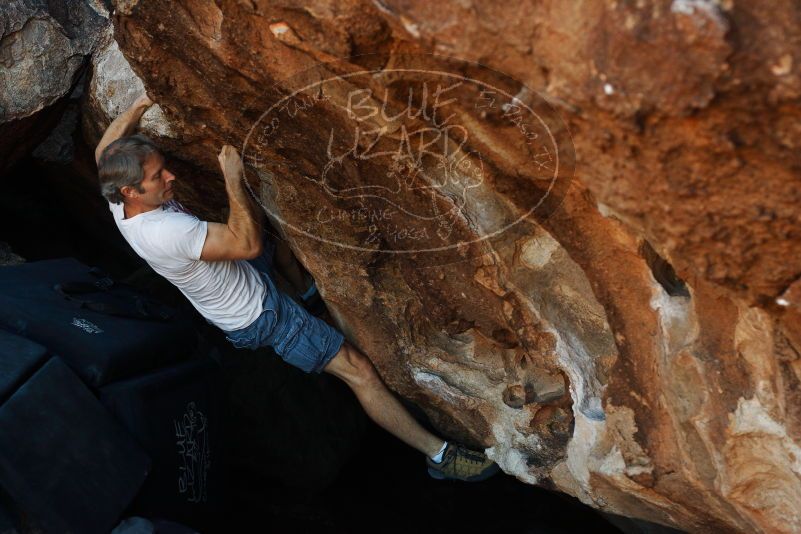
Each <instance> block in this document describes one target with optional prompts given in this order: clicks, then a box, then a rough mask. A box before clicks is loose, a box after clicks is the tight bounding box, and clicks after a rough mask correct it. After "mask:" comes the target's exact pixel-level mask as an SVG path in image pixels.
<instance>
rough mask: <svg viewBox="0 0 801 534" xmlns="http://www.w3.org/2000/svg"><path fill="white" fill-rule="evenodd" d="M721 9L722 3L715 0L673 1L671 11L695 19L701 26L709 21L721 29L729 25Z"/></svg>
mask: <svg viewBox="0 0 801 534" xmlns="http://www.w3.org/2000/svg"><path fill="white" fill-rule="evenodd" d="M720 7H721V6H720V2H718V1H715V0H673V3H672V4H671V5H670V11H671V12H672V13H677V14H681V15H686V16H688V17H693V18H695V19H696V20H697V23H698V24H699V25H700V24H702V23H703V22H704V21H705V20H709V21H712V22H713V23H714V24H716V25H718V26H719V27H721V28H727V27H728V23H727V22H726V18H725V17H724V16H723V14H722V13H721V12H720ZM724 8H725V6H724Z"/></svg>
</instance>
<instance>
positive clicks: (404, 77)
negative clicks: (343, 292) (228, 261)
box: [242, 55, 574, 257]
mask: <svg viewBox="0 0 801 534" xmlns="http://www.w3.org/2000/svg"><path fill="white" fill-rule="evenodd" d="M357 62H358V64H359V65H364V64H371V65H376V67H375V68H370V69H362V68H357ZM273 93H274V94H273ZM265 100H267V101H270V102H272V104H271V105H270V106H269V108H268V109H267V110H266V111H265V112H264V113H263V114H262V115H261V116H260V117H259V119H258V120H257V121H256V123H255V124H254V125H253V127H252V128H251V130H250V131H249V133H248V136H247V138H246V140H245V143H244V146H243V150H242V153H243V156H244V157H245V161H246V163H248V166H247V167H248V168H249V171H248V172H255V174H256V176H252V175H251V176H249V178H250V179H249V180H248V182H249V183H248V186H249V187H250V183H259V184H260V186H261V190H259V191H254V190H253V189H252V188H251V192H252V193H253V195H254V197H255V198H256V199H257V200H259V201H260V202H261V201H263V203H262V206H263V207H264V209H265V210H266V211H267V212H268V213H269V214H270V215H271V216H272V218H273V220H276V221H278V222H279V223H280V224H281V225H282V226H284V227H285V229H287V231H290V230H291V231H295V232H298V233H300V234H303V235H305V236H307V237H311V238H314V239H317V240H319V241H321V242H324V243H327V244H330V245H333V246H337V247H342V248H344V249H347V250H350V251H356V252H368V253H375V252H379V253H390V254H415V255H416V256H417V255H419V254H420V253H426V252H428V253H437V254H440V256H441V255H442V253H447V252H449V251H451V252H453V251H458V252H459V253H461V254H462V256H464V255H465V254H464V252H465V251H466V250H467V249H469V248H470V246H471V245H476V244H481V243H482V242H486V241H487V240H492V239H496V238H499V237H500V236H502V234H503V233H504V232H506V231H507V230H509V229H510V228H512V227H514V226H515V225H516V224H518V223H520V222H522V221H524V220H525V219H526V218H528V217H531V216H532V215H535V216H537V217H545V216H547V214H548V212H549V210H551V211H552V210H553V209H554V207H555V206H556V205H558V203H559V200H561V198H560V196H561V195H563V193H564V191H565V190H566V189H567V186H568V185H569V182H570V179H571V178H572V173H573V166H574V157H573V148H572V143H571V141H570V136H569V134H568V132H567V129H566V128H565V127H564V125H563V124H562V122H561V120H560V119H559V116H558V114H557V113H556V112H555V111H554V110H553V109H552V108H551V107H550V105H548V103H547V102H546V101H545V100H544V99H542V98H541V97H539V96H538V95H537V94H536V93H534V92H533V91H531V90H529V89H528V88H526V87H525V86H523V85H522V84H521V83H519V82H516V81H515V80H513V79H511V78H509V77H508V76H506V75H504V74H502V73H499V72H496V71H493V70H491V69H487V68H486V67H482V66H480V65H477V64H473V63H469V62H464V61H461V60H457V59H454V58H445V57H442V56H428V55H403V56H391V57H390V56H359V57H358V58H353V59H351V60H350V61H342V62H339V63H324V64H318V65H316V66H315V67H313V68H311V69H309V70H307V71H304V72H302V73H300V74H298V75H296V76H295V77H293V78H292V79H289V80H283V81H282V82H280V83H279V84H277V85H276V86H275V87H274V88H273V89H272V92H271V93H270V94H269V95H268V96H267V97H265ZM284 214H287V215H284ZM441 257H444V256H441Z"/></svg>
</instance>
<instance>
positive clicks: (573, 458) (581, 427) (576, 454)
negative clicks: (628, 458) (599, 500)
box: [567, 408, 606, 502]
mask: <svg viewBox="0 0 801 534" xmlns="http://www.w3.org/2000/svg"><path fill="white" fill-rule="evenodd" d="M573 415H574V416H575V422H574V427H573V437H572V438H571V439H570V443H568V445H567V467H568V469H569V470H570V474H571V475H573V478H574V479H575V480H576V482H578V483H579V486H580V487H581V489H582V490H583V491H584V492H585V493H586V494H587V495H590V494H592V488H591V487H590V466H591V465H593V464H595V463H596V462H597V461H596V460H595V459H594V458H593V455H592V452H593V450H594V449H595V448H596V447H597V446H598V441H599V440H600V439H601V438H602V437H603V436H604V434H605V431H606V423H604V422H602V421H596V420H594V419H590V418H589V417H586V416H584V415H583V414H582V413H581V412H580V411H578V410H576V409H575V408H574V409H573ZM578 497H579V498H580V495H579V496H578ZM587 498H588V499H589V497H587ZM582 500H584V499H582ZM584 502H589V501H584Z"/></svg>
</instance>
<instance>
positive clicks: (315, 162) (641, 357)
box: [90, 0, 801, 532]
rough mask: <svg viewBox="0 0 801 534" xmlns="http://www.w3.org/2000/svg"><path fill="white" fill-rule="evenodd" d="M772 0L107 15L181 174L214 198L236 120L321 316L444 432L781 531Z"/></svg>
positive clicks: (211, 6) (797, 322)
mask: <svg viewBox="0 0 801 534" xmlns="http://www.w3.org/2000/svg"><path fill="white" fill-rule="evenodd" d="M799 18H801V11H799V9H798V6H797V5H795V4H793V3H791V2H783V1H778V0H776V1H769V2H761V3H758V4H757V3H752V2H745V1H741V0H720V1H712V0H708V1H707V0H674V1H659V0H651V1H645V2H623V1H578V2H563V1H559V0H553V1H549V0H536V1H535V0H531V1H525V2H522V3H519V4H518V5H516V6H515V7H514V8H511V7H504V6H503V4H492V3H489V2H471V1H467V2H436V3H432V2H427V1H422V0H404V1H395V0H374V1H372V2H368V1H349V2H325V1H316V0H315V1H311V2H308V3H306V4H305V6H303V7H298V6H297V5H295V4H293V3H291V2H286V3H282V2H266V1H258V0H252V1H247V2H211V1H192V2H189V1H182V2H172V1H170V2H168V1H161V0H149V1H147V2H138V3H137V2H135V1H119V2H117V13H116V15H115V16H114V25H115V38H116V40H117V42H118V43H119V49H120V50H121V52H122V53H123V54H124V55H125V57H126V58H127V61H128V62H129V63H130V66H131V67H132V69H133V71H132V72H135V76H134V75H133V74H131V76H134V77H136V76H138V77H139V78H141V81H142V82H144V86H145V87H146V88H147V90H148V92H149V93H150V94H151V96H152V97H153V99H154V100H155V101H156V102H158V104H159V106H160V108H161V112H163V116H160V118H159V119H158V121H161V122H159V124H161V126H160V127H153V129H152V133H153V135H156V136H157V138H158V140H159V142H160V143H162V144H163V146H164V147H165V150H166V151H167V152H168V153H169V154H171V155H172V156H173V157H175V158H178V159H180V160H181V161H183V162H185V163H184V165H186V168H187V172H186V173H184V175H183V176H182V177H179V178H182V182H183V190H182V191H181V192H182V193H183V195H184V198H185V199H187V203H188V204H190V205H191V206H192V207H194V208H195V209H197V210H199V211H200V212H201V213H206V214H207V215H210V216H214V215H215V214H217V213H218V210H219V207H220V206H221V205H224V200H225V199H224V190H223V187H222V181H221V179H220V178H218V177H216V174H215V169H216V154H217V152H218V151H219V147H220V145H221V144H223V143H231V144H234V145H237V146H240V147H241V149H242V152H243V153H244V155H245V157H246V162H247V164H248V179H249V184H250V186H251V188H252V190H253V192H254V194H256V195H257V196H258V197H259V199H260V200H261V202H262V203H263V206H264V207H265V209H266V210H267V212H268V213H269V214H270V216H271V218H272V220H273V222H274V223H275V225H276V226H277V227H280V229H281V232H282V234H283V236H284V237H285V238H286V239H287V240H288V241H289V242H290V243H291V245H292V247H293V249H294V250H295V251H296V253H297V255H298V257H299V258H300V259H301V260H302V261H303V263H304V264H305V265H306V267H307V268H308V269H309V271H310V272H312V273H313V274H314V276H315V278H316V279H317V282H318V286H319V287H320V290H321V293H322V295H323V297H324V298H325V300H326V302H327V303H328V304H329V307H330V308H331V309H332V311H333V312H334V315H335V317H336V320H337V322H338V324H339V326H340V327H341V328H342V329H343V330H344V332H345V333H346V334H347V336H348V337H349V339H351V340H352V341H353V342H354V343H355V344H356V345H358V346H359V347H361V348H362V349H363V350H364V351H365V352H366V353H367V354H368V355H370V357H371V358H372V359H373V361H374V362H375V364H376V366H377V368H378V369H379V371H380V373H381V374H382V376H383V377H384V378H385V379H386V381H387V383H388V384H389V385H390V386H391V387H392V388H393V389H394V390H395V391H397V392H398V393H399V394H401V395H403V396H405V397H407V398H409V399H412V400H414V401H415V402H417V403H419V404H420V405H421V406H422V407H423V408H424V409H425V410H426V412H427V413H428V414H429V415H430V416H431V418H432V420H433V421H434V422H435V424H436V425H437V426H438V427H439V428H440V429H441V430H442V431H443V432H446V433H448V434H449V435H451V436H454V437H457V438H460V439H463V440H466V441H468V442H471V443H473V444H474V445H483V446H484V447H486V448H487V449H488V452H489V454H490V455H491V456H492V457H493V458H494V459H496V461H498V463H499V464H500V465H501V467H502V468H503V469H504V470H505V471H506V472H507V473H510V474H513V475H515V476H517V477H518V478H519V479H520V480H523V481H525V482H529V483H538V484H544V485H549V486H550V487H555V488H558V489H560V490H562V491H565V492H568V493H570V494H573V495H576V496H578V497H579V498H580V499H582V500H583V501H584V502H587V503H589V504H591V505H593V506H595V507H598V508H601V509H603V510H606V511H610V512H614V513H618V514H623V515H628V516H634V517H640V518H644V519H648V520H651V521H656V522H660V523H664V524H668V525H673V526H677V527H680V528H683V529H687V530H690V531H697V532H724V531H725V532H732V531H733V532H798V531H801V360H799V353H798V351H799V350H801V335H799V333H798V331H799V327H801V308H799V306H801V289H799V287H801V286H799V283H798V282H797V280H798V279H799V277H801V261H799V258H801V230H799V222H801V221H799V217H800V216H801V210H799V208H798V206H799V200H801V182H799V169H801V156H800V155H799V153H798V148H799V146H801V128H799V126H798V124H799V122H798V118H799V110H800V109H801V108H799V96H800V95H801V68H799V62H801V45H799V43H800V42H801V30H799V28H801V25H799ZM109 46H110V45H109ZM101 54H102V53H101ZM371 54H373V55H371ZM419 54H438V55H419ZM442 56H456V57H460V58H463V59H464V60H467V61H465V62H460V61H449V60H448V59H446V58H445V57H442ZM343 58H349V59H343ZM473 62H475V63H473ZM108 64H115V63H114V62H109V63H108ZM321 64H322V65H321ZM479 64H480V65H479ZM95 68H96V71H95V74H94V75H95V77H96V78H97V80H98V81H101V82H102V81H103V79H106V80H108V79H111V78H113V76H112V74H113V72H109V71H108V70H105V71H104V67H103V65H100V64H98V63H96V64H95ZM118 68H120V67H114V69H118ZM112 70H113V69H112ZM93 84H94V82H93ZM93 87H94V86H93ZM96 87H99V89H94V91H95V93H96V94H93V96H92V98H93V100H92V102H93V104H92V106H93V107H92V108H91V109H93V110H94V114H95V116H96V117H97V121H98V123H99V126H102V125H103V122H104V121H106V120H107V119H108V117H106V116H104V114H103V113H102V112H101V111H102V110H103V109H106V110H108V109H111V108H113V106H110V107H109V106H104V105H103V104H102V102H103V99H104V98H110V99H113V98H114V91H111V92H109V91H107V90H106V92H105V93H103V91H104V89H103V88H104V87H105V88H106V89H107V88H108V87H109V84H107V83H106V84H104V83H100V84H99V85H98V84H96ZM423 88H425V91H424V90H423ZM104 95H105V96H104ZM99 110H100V111H99ZM158 121H157V122H158ZM157 126H158V125H157ZM90 130H91V129H90ZM160 132H161V133H160ZM162 134H163V135H162ZM160 135H161V136H160ZM159 136H160V137H159ZM186 162H188V163H186ZM190 170H191V174H190V172H189V171H190Z"/></svg>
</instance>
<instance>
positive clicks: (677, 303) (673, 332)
mask: <svg viewBox="0 0 801 534" xmlns="http://www.w3.org/2000/svg"><path fill="white" fill-rule="evenodd" d="M652 287H653V294H652V297H651V302H650V304H651V309H652V310H654V311H655V312H656V315H657V317H658V318H659V326H660V329H661V330H662V335H661V336H659V337H660V338H661V339H662V350H663V356H669V355H672V354H676V352H678V351H680V350H681V349H683V348H686V347H689V346H690V345H691V344H692V343H693V342H694V341H695V339H696V337H697V336H698V321H697V319H696V317H695V312H694V309H693V306H692V300H691V299H690V297H684V296H671V295H668V293H667V292H666V291H665V289H664V288H663V287H662V286H661V285H660V284H659V282H657V281H656V280H652Z"/></svg>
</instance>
